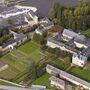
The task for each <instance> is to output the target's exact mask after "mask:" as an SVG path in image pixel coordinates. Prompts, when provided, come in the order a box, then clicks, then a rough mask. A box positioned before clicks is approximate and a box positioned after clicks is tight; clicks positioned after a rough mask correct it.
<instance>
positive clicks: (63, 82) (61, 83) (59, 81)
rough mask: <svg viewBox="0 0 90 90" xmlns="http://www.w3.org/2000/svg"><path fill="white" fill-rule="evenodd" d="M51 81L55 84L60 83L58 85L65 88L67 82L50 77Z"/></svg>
mask: <svg viewBox="0 0 90 90" xmlns="http://www.w3.org/2000/svg"><path fill="white" fill-rule="evenodd" d="M49 80H50V81H54V82H55V83H58V84H60V85H62V86H64V87H65V81H63V80H61V79H59V78H57V77H55V76H52V77H50V78H49Z"/></svg>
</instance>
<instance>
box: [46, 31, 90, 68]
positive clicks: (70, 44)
mask: <svg viewBox="0 0 90 90" xmlns="http://www.w3.org/2000/svg"><path fill="white" fill-rule="evenodd" d="M62 40H63V41H64V42H62ZM47 46H48V47H51V48H60V49H61V50H63V51H67V52H70V53H72V54H73V56H72V63H73V64H74V65H77V66H80V67H84V66H85V64H86V63H87V59H88V57H90V49H89V48H90V38H87V37H85V36H84V35H79V34H78V33H75V32H73V31H71V30H68V29H64V31H63V33H62V34H57V35H56V36H54V37H53V38H49V39H47ZM75 47H78V48H85V50H84V51H81V52H80V53H78V52H79V51H78V50H76V49H75Z"/></svg>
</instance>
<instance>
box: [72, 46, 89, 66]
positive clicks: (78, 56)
mask: <svg viewBox="0 0 90 90" xmlns="http://www.w3.org/2000/svg"><path fill="white" fill-rule="evenodd" d="M89 57H90V47H88V48H86V49H84V50H83V51H82V52H79V53H74V54H73V56H72V63H73V64H75V65H78V66H80V67H84V66H85V64H86V63H87V59H88V58H89Z"/></svg>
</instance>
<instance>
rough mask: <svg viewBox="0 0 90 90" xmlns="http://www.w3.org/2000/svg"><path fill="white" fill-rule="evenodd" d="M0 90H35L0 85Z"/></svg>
mask: <svg viewBox="0 0 90 90" xmlns="http://www.w3.org/2000/svg"><path fill="white" fill-rule="evenodd" d="M0 90H35V89H28V88H19V87H12V86H2V85H0Z"/></svg>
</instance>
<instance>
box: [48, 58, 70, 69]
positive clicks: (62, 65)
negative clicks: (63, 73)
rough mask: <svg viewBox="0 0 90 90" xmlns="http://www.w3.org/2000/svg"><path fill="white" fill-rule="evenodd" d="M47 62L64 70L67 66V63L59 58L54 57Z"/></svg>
mask: <svg viewBox="0 0 90 90" xmlns="http://www.w3.org/2000/svg"><path fill="white" fill-rule="evenodd" d="M49 64H51V65H52V66H54V67H56V68H59V69H62V70H66V69H67V68H68V67H69V65H68V64H67V63H65V62H64V61H62V60H59V59H55V60H53V59H52V60H51V62H50V63H49Z"/></svg>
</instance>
